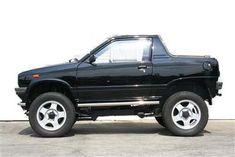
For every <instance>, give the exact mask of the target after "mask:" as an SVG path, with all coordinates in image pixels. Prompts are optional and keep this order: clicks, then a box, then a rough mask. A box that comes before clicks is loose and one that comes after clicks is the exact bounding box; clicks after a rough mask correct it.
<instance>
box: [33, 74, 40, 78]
mask: <svg viewBox="0 0 235 157" xmlns="http://www.w3.org/2000/svg"><path fill="white" fill-rule="evenodd" d="M32 77H33V78H39V77H40V75H39V74H33V75H32Z"/></svg>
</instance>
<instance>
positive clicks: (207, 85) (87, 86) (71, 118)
mask: <svg viewBox="0 0 235 157" xmlns="http://www.w3.org/2000/svg"><path fill="white" fill-rule="evenodd" d="M219 75H220V72H219V66H218V62H217V60H216V59H215V58H210V57H208V56H197V57H195V56H174V55H171V54H170V53H169V52H168V51H167V49H166V47H165V46H164V45H163V43H162V41H161V38H160V37H159V36H158V35H139V36H115V37H112V38H110V39H108V40H107V41H105V42H104V43H102V44H101V45H99V46H98V47H96V48H95V49H94V50H92V51H91V52H90V53H89V54H87V55H85V56H84V57H83V58H82V59H80V60H78V59H74V60H70V62H68V63H65V64H60V65H55V66H49V67H44V68H40V69H34V70H30V71H26V72H22V73H20V74H19V75H18V84H19V88H16V89H15V90H16V93H17V95H18V96H19V97H20V98H21V99H22V102H21V103H19V105H20V106H21V107H22V108H23V109H24V110H26V114H27V115H28V116H29V122H30V125H31V127H32V128H33V130H34V131H35V132H36V133H38V134H39V135H41V136H47V137H52V136H63V135H65V134H66V133H68V132H69V131H70V129H71V128H72V126H73V124H74V123H75V122H76V121H77V120H78V121H79V120H96V118H97V117H99V116H110V115H138V116H139V117H141V118H143V117H148V116H153V117H155V118H156V120H157V121H158V122H159V124H160V125H162V126H164V127H166V128H168V129H169V130H170V131H171V132H172V133H173V134H175V135H180V136H193V135H197V134H198V133H200V132H201V131H202V130H203V129H204V128H205V126H206V124H207V121H208V109H207V105H206V103H205V101H207V102H208V103H209V104H210V105H211V104H212V98H214V97H215V96H216V95H221V94H219V90H220V89H221V88H222V83H221V82H218V77H219Z"/></svg>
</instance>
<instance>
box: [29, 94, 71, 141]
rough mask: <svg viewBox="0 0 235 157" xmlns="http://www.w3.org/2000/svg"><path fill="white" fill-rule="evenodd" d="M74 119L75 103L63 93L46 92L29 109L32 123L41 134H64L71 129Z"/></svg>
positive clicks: (48, 135)
mask: <svg viewBox="0 0 235 157" xmlns="http://www.w3.org/2000/svg"><path fill="white" fill-rule="evenodd" d="M74 121H75V108H74V105H73V103H72V102H71V101H70V99H69V98H67V97H66V96H65V95H63V94H61V93H56V92H48V93H44V94H42V95H40V96H39V97H37V98H36V99H35V100H34V101H33V102H32V104H31V106H30V109H29V122H30V125H31V127H32V129H33V130H34V131H35V132H36V133H37V134H39V135H41V136H45V137H58V136H64V135H65V134H67V133H68V132H69V131H70V129H71V128H72V126H73V124H74Z"/></svg>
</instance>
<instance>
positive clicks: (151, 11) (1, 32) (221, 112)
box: [0, 0, 235, 120]
mask: <svg viewBox="0 0 235 157" xmlns="http://www.w3.org/2000/svg"><path fill="white" fill-rule="evenodd" d="M234 8H235V4H234V3H233V0H231V1H229V0H224V1H222V0H221V1H217V0H209V1H206V0H197V1H190V0H178V1H175V0H173V1H169V0H163V1H157V0H152V1H151V0H142V1H138V0H116V1H115V0H93V1H91V0H86V1H59V0H55V1H50V0H41V1H32V0H22V1H18V0H15V1H14V0H7V1H1V2H0V59H1V60H0V64H1V66H0V72H1V77H0V88H1V90H0V98H1V100H0V102H1V103H0V107H1V108H0V120H19V119H26V116H25V115H24V114H23V112H22V110H21V108H20V107H19V106H17V105H16V104H17V102H19V101H20V99H19V98H18V97H17V96H16V95H15V92H14V88H15V87H17V74H18V73H19V72H22V71H24V70H28V69H31V68H36V67H41V66H45V65H50V64H56V63H60V62H66V61H68V60H69V59H70V58H73V57H74V56H76V55H84V54H85V53H88V52H89V51H90V50H91V49H92V48H94V47H95V46H96V45H98V44H100V43H101V42H102V41H103V40H105V39H106V38H107V37H110V36H112V35H121V34H160V35H161V36H162V38H163V39H164V41H165V43H166V45H167V47H168V48H169V50H170V51H171V52H172V53H173V54H185V55H191V54H194V55H211V56H213V57H216V58H217V59H218V60H219V63H220V71H221V78H222V80H223V82H224V86H223V90H222V93H223V96H222V97H217V98H215V99H214V105H213V106H210V107H209V110H210V118H214V119H234V118H235V103H234V101H233V96H234V93H233V91H234V89H235V85H234V84H235V83H234V82H235V80H234V71H235V70H234V69H235V59H234V53H235V44H234V43H235V20H234V19H235V9H234ZM112 118H113V117H112ZM128 118H130V117H125V119H128Z"/></svg>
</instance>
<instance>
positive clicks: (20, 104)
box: [17, 102, 26, 107]
mask: <svg viewBox="0 0 235 157" xmlns="http://www.w3.org/2000/svg"><path fill="white" fill-rule="evenodd" d="M17 105H19V106H22V107H25V106H26V103H24V102H19V103H18V104H17Z"/></svg>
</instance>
